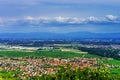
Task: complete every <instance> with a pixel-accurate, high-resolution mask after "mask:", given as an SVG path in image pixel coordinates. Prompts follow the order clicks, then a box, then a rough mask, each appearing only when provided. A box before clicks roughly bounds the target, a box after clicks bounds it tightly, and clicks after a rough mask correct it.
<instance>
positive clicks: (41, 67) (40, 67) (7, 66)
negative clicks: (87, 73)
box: [0, 58, 97, 79]
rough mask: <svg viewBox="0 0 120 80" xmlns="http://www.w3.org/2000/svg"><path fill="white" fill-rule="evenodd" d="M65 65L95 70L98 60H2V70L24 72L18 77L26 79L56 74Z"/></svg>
mask: <svg viewBox="0 0 120 80" xmlns="http://www.w3.org/2000/svg"><path fill="white" fill-rule="evenodd" d="M63 64H70V66H71V67H72V66H76V67H78V68H85V67H91V68H95V66H94V65H95V64H97V59H96V58H72V59H58V58H40V59H31V58H22V59H5V60H3V59H2V60H0V70H5V71H8V72H9V71H16V70H18V71H22V73H20V74H17V76H18V77H20V78H22V79H24V78H25V77H29V76H41V75H42V74H54V73H55V72H56V71H57V69H58V66H60V65H63Z"/></svg>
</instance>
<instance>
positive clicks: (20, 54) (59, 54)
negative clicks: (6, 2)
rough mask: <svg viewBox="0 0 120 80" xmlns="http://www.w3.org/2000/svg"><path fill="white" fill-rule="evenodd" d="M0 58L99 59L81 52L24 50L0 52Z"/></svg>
mask: <svg viewBox="0 0 120 80" xmlns="http://www.w3.org/2000/svg"><path fill="white" fill-rule="evenodd" d="M0 56H7V57H25V56H32V57H38V58H39V57H53V58H73V57H85V58H95V57H99V56H96V55H91V54H83V52H81V54H80V53H75V52H71V51H61V50H36V51H26V50H1V51H0Z"/></svg>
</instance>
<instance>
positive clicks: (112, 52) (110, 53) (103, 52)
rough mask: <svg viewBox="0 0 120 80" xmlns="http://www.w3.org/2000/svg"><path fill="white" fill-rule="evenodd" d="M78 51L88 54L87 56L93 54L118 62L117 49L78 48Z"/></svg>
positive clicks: (118, 53)
mask: <svg viewBox="0 0 120 80" xmlns="http://www.w3.org/2000/svg"><path fill="white" fill-rule="evenodd" d="M79 50H81V51H85V52H88V53H89V54H95V55H99V56H102V57H108V58H114V59H118V60H120V50H118V49H106V48H86V47H79Z"/></svg>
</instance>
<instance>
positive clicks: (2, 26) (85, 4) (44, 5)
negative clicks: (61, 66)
mask: <svg viewBox="0 0 120 80" xmlns="http://www.w3.org/2000/svg"><path fill="white" fill-rule="evenodd" d="M29 32H54V33H68V32H93V33H120V0H0V33H29Z"/></svg>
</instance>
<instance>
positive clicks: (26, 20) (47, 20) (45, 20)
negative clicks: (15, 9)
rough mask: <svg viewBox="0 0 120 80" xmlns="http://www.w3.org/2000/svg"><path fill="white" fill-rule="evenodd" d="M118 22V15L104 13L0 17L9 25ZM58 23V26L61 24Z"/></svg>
mask: <svg viewBox="0 0 120 80" xmlns="http://www.w3.org/2000/svg"><path fill="white" fill-rule="evenodd" d="M107 23H109V24H110V23H111V24H120V17H119V16H113V15H106V16H105V17H94V16H90V17H86V18H79V17H72V18H71V17H61V16H58V17H32V16H27V17H23V18H6V19H5V18H0V24H3V25H4V24H6V25H7V24H10V25H14V24H17V25H22V24H26V25H33V26H34V25H38V26H39V25H42V24H44V25H51V26H52V25H57V24H58V25H60V24H61V25H62V24H63V25H64V24H66V25H76V24H77V25H86V24H107ZM61 25H60V26H61Z"/></svg>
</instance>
